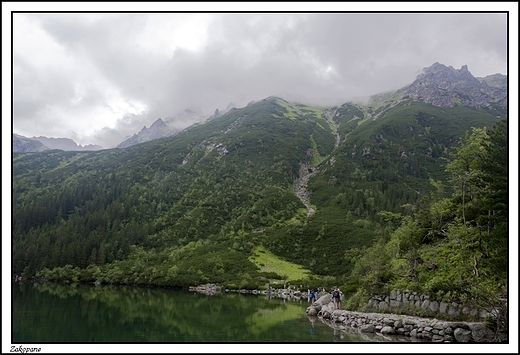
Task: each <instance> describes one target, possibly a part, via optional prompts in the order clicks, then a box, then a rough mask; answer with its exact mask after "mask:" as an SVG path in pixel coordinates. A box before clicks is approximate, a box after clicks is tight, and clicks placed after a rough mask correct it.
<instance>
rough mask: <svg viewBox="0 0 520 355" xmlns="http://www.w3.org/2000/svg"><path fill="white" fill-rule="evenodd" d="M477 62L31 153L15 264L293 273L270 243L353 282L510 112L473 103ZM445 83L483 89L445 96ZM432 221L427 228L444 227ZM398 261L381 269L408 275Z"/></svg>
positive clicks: (181, 279)
mask: <svg viewBox="0 0 520 355" xmlns="http://www.w3.org/2000/svg"><path fill="white" fill-rule="evenodd" d="M461 70H462V72H461V71H455V72H453V70H452V69H450V68H448V67H444V66H440V65H438V64H434V65H433V66H432V68H431V69H430V70H426V71H425V74H422V75H420V76H419V77H418V78H417V80H416V81H415V82H414V83H412V84H411V85H410V86H408V87H406V88H403V89H401V90H399V91H398V92H394V93H388V94H386V95H379V96H376V97H374V98H373V100H372V101H370V102H369V103H366V104H361V103H357V102H347V103H345V104H343V105H341V106H336V107H315V106H309V105H305V104H302V103H296V102H289V101H286V100H284V99H282V98H279V97H268V98H265V99H262V100H258V101H255V102H251V103H250V104H248V105H247V106H246V107H243V108H233V109H230V110H229V111H228V112H226V113H223V114H221V113H220V112H218V113H219V114H218V115H214V116H215V117H213V118H212V119H210V120H206V121H204V122H200V123H196V124H193V125H192V126H190V127H188V128H187V129H184V130H183V131H181V132H178V133H177V134H175V135H173V136H169V137H164V138H161V139H155V140H151V141H148V142H143V143H140V144H135V145H131V146H129V147H126V148H125V149H108V150H103V151H96V152H64V151H55V150H54V151H46V152H39V153H15V154H13V233H12V238H13V270H14V272H15V273H18V274H20V273H23V274H24V275H26V276H34V275H36V274H38V275H40V277H45V278H51V279H68V278H72V279H74V278H76V279H79V280H83V281H89V282H92V281H96V280H98V281H100V282H106V283H122V284H143V285H168V286H187V285H194V284H201V283H207V282H216V283H223V284H225V285H226V286H229V287H231V288H242V287H245V288H255V287H258V286H259V285H261V286H263V285H265V284H266V283H267V282H271V281H273V280H280V281H281V280H284V279H286V278H285V277H284V275H282V274H276V273H273V272H270V271H269V270H268V269H266V267H265V265H257V264H255V263H254V262H253V261H252V260H251V259H250V256H251V255H252V253H253V252H254V251H255V250H257V248H258V247H260V246H261V247H265V248H267V249H268V250H269V251H270V252H271V253H273V254H275V255H276V256H278V257H281V258H283V259H285V260H287V261H290V262H292V263H295V264H298V265H301V266H304V267H305V268H307V269H309V270H312V273H313V274H314V275H315V280H318V281H320V282H323V280H331V279H330V278H333V279H334V280H336V278H337V280H341V282H346V281H345V280H346V277H351V276H352V275H355V273H356V272H357V273H362V270H365V269H366V268H365V269H363V267H362V266H359V264H356V260H358V261H359V260H362V259H361V257H360V255H363V251H364V250H368V249H367V248H369V247H370V246H372V245H385V243H386V242H388V241H389V240H390V238H391V236H392V235H393V233H394V232H395V231H396V230H397V229H398V228H399V226H400V223H401V221H409V220H411V219H418V220H420V223H419V222H416V223H417V225H427V223H426V222H425V221H426V220H427V219H428V218H430V217H429V212H426V211H425V208H426V207H425V206H428V204H429V201H431V200H432V199H433V198H434V197H435V196H438V197H439V198H448V197H449V196H450V194H451V192H452V191H453V190H456V189H458V186H459V185H460V184H458V183H457V184H456V185H453V184H455V183H452V182H451V180H450V179H452V176H451V174H449V173H448V172H447V171H446V162H449V161H452V160H453V157H452V154H453V152H454V151H457V149H458V147H460V144H461V141H462V140H463V139H464V138H463V137H465V135H466V133H467V132H468V131H470V130H471V129H472V127H480V128H482V127H488V128H489V127H492V126H493V125H494V124H495V123H497V122H498V118H497V113H499V112H501V111H500V110H502V109H501V106H500V105H499V104H497V103H495V104H493V105H491V106H486V105H484V104H479V105H473V104H474V103H476V102H483V101H482V100H483V99H482V97H483V96H482V95H483V94H482V91H479V90H476V89H473V88H470V86H471V85H474V86H478V87H480V88H482V87H483V86H482V82H481V81H480V80H476V81H475V80H473V79H471V77H472V76H471V74H469V75H468V73H465V72H464V70H463V69H461ZM450 73H451V74H450ZM439 78H444V79H442V80H441V79H439ZM419 83H422V84H419ZM441 84H442V87H443V88H445V90H446V92H448V93H449V95H451V97H453V98H458V97H463V96H462V92H465V93H466V94H465V95H467V96H468V98H467V99H466V100H467V102H468V104H467V105H465V104H462V101H461V103H460V104H454V105H452V103H453V100H451V101H442V100H441V101H438V100H437V98H436V97H437V93H436V90H435V85H441ZM486 85H487V86H488V87H489V86H490V85H488V84H486ZM495 88H496V89H497V90H501V89H502V87H501V86H500V85H499V86H498V87H495ZM437 89H439V88H437ZM437 91H438V90H437ZM414 92H417V93H419V92H420V93H421V94H420V95H419V94H417V95H416V96H414V94H413V93H414ZM486 95H487V94H486ZM490 95H491V94H489V95H487V96H486V97H488V99H489V100H491V98H490V97H491V96H490ZM440 97H442V95H441V96H440ZM421 100H423V101H421ZM493 102H496V101H493ZM506 102H507V98H506ZM434 103H435V104H434ZM472 105H473V106H472ZM161 121H162V120H161ZM161 121H159V120H158V121H157V122H156V123H157V125H158V126H159V127H161V126H164V125H163V124H164V122H163V123H161ZM151 128H152V127H150V129H151ZM463 176H465V175H463ZM465 183H466V182H465ZM472 191H473V190H472ZM466 196H467V195H463V196H457V199H455V200H454V201H453V202H450V203H447V202H446V203H445V205H443V206H440V207H439V208H438V211H437V212H436V213H438V214H440V216H438V215H435V216H436V217H435V218H437V219H436V220H435V221H439V220H440V221H446V220H448V221H451V222H453V223H454V220H452V219H453V218H454V217H453V215H455V213H456V212H453V213H452V212H451V210H450V211H449V213H448V212H445V211H446V210H448V209H449V208H452V207H451V206H459V205H460V201H461V200H462V201H464V202H465V204H464V208H466V206H469V205H471V204H476V203H477V202H479V201H480V200H478V199H475V200H473V201H471V203H470V202H469V201H466V200H464V198H466ZM498 205H500V204H497V206H498ZM502 205H503V204H502ZM441 207H442V208H441ZM480 207H481V206H480V205H478V206H476V207H475V211H477V212H478V211H480V210H479V208H480ZM475 211H473V212H472V213H477V212H475ZM457 213H458V212H457ZM432 218H433V217H432ZM464 218H468V219H469V218H470V215H469V214H468V215H467V216H466V215H464ZM460 219H461V218H460ZM403 223H404V222H403ZM436 223H437V222H436ZM479 223H480V222H479ZM482 223H484V222H482ZM424 228H425V230H427V227H424ZM428 228H430V227H429V225H428ZM475 228H477V227H475ZM430 229H431V228H430ZM403 233H404V232H403ZM414 233H415V232H414ZM420 233H423V231H422V230H421V231H420ZM420 233H417V235H420V238H419V242H417V243H420V242H421V241H424V242H425V243H426V242H428V243H431V241H430V239H429V237H428V238H426V237H424V238H423V236H424V235H422V234H420ZM424 233H426V232H424ZM482 233H484V232H482ZM414 243H416V242H415V241H414ZM477 244H478V243H477ZM397 245H400V246H401V247H403V248H404V247H405V245H413V246H415V244H413V243H412V244H410V243H408V244H406V243H405V242H403V243H401V244H399V243H398V244H397ZM451 245H453V243H452V244H451ZM472 245H476V244H472ZM427 246H429V247H431V245H427ZM388 248H390V246H389V247H388ZM392 248H397V247H396V246H392ZM385 250H386V249H385ZM392 250H393V249H392ZM493 250H498V249H493ZM446 254H449V252H446ZM484 254H485V253H483V252H481V254H478V255H484ZM346 255H350V257H349V258H346ZM376 255H377V253H376ZM381 255H383V252H382V251H381ZM385 255H386V254H385ZM392 255H399V252H398V251H397V252H395V253H394V254H392ZM479 257H480V256H479ZM392 260H393V259H392ZM417 260H418V259H417ZM399 262H401V261H399ZM487 262H489V261H485V262H484V261H483V263H484V264H485V263H487ZM417 263H419V261H417ZM399 265H401V264H399ZM428 265H429V266H428V267H430V266H431V268H433V267H434V266H433V264H431V265H430V264H428ZM424 267H425V268H426V266H424ZM403 268H404V266H403ZM42 270H44V271H42ZM52 270H55V271H52ZM360 270H361V271H360ZM384 271H385V270H383V271H380V272H379V271H378V272H379V273H377V274H374V275H377V277H378V278H377V280H376V281H377V282H380V283H384V282H387V281H389V280H393V277H397V276H395V275H393V274H392V275H393V276H388V275H387V274H385V272H384ZM42 272H43V273H42ZM60 275H61V276H60ZM64 275H65V276H64ZM363 275H364V274H363ZM357 277H360V278H362V277H364V276H357ZM356 280H357V281H356V282H358V281H359V279H356ZM311 281H312V280H306V282H311ZM376 281H374V282H375V283H377V282H376ZM302 282H303V281H302ZM316 282H317V281H316ZM434 284H435V283H433V281H432V283H431V285H434ZM435 285H437V284H435ZM438 287H441V286H438ZM443 287H444V286H443Z"/></svg>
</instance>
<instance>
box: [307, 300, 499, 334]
mask: <svg viewBox="0 0 520 355" xmlns="http://www.w3.org/2000/svg"><path fill="white" fill-rule="evenodd" d="M306 314H307V315H308V316H317V317H321V318H323V319H329V320H331V321H332V322H334V323H340V324H343V325H344V326H348V327H350V328H352V329H357V330H358V331H359V332H360V333H379V334H383V335H401V336H409V337H412V338H418V339H422V340H423V341H432V342H446V343H453V342H458V343H467V342H493V341H494V339H495V334H494V332H493V331H492V330H490V329H488V328H487V327H486V326H485V324H484V323H481V322H449V321H443V320H438V319H428V318H419V317H412V316H403V315H396V314H384V313H361V312H351V311H347V310H340V309H334V304H333V303H332V302H331V297H330V295H325V296H322V297H320V299H319V300H317V301H316V302H314V304H313V305H312V306H310V307H308V308H307V310H306Z"/></svg>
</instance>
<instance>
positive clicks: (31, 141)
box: [13, 134, 103, 153]
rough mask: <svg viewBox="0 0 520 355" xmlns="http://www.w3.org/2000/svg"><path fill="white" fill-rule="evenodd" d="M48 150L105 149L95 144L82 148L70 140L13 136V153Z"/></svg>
mask: <svg viewBox="0 0 520 355" xmlns="http://www.w3.org/2000/svg"><path fill="white" fill-rule="evenodd" d="M48 149H60V150H66V151H86V150H100V149H103V147H101V146H99V145H94V144H88V145H85V146H81V145H78V144H76V142H74V141H73V140H72V139H69V138H48V137H32V138H27V137H24V136H20V135H18V134H13V153H26V152H41V151H44V150H48Z"/></svg>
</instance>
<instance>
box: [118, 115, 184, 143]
mask: <svg viewBox="0 0 520 355" xmlns="http://www.w3.org/2000/svg"><path fill="white" fill-rule="evenodd" d="M177 132H178V130H176V129H172V128H170V127H168V125H167V124H166V123H164V121H163V120H162V119H160V118H158V119H157V121H155V122H154V123H153V124H152V125H151V126H150V128H146V126H144V127H143V128H142V129H141V131H139V133H136V134H134V135H133V136H132V137H130V138H127V139H125V140H124V141H123V142H121V143H119V144H118V145H117V147H116V148H126V147H130V146H132V145H135V144H139V143H143V142H148V141H151V140H154V139H159V138H164V137H169V136H171V135H174V134H175V133H177Z"/></svg>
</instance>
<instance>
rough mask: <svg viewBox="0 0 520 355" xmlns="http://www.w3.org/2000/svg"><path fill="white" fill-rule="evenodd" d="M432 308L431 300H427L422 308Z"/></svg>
mask: <svg viewBox="0 0 520 355" xmlns="http://www.w3.org/2000/svg"><path fill="white" fill-rule="evenodd" d="M429 306H430V300H427V299H425V300H424V301H423V302H422V304H421V308H428V307H429Z"/></svg>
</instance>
